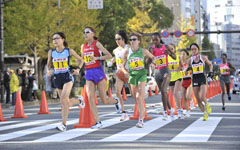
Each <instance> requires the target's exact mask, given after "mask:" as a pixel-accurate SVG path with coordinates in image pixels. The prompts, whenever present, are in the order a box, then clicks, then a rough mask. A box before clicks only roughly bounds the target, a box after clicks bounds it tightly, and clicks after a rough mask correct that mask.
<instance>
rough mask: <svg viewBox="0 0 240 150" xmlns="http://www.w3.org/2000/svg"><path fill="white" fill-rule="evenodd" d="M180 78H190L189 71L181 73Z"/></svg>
mask: <svg viewBox="0 0 240 150" xmlns="http://www.w3.org/2000/svg"><path fill="white" fill-rule="evenodd" d="M181 74H182V77H183V78H186V77H191V71H187V73H186V71H181Z"/></svg>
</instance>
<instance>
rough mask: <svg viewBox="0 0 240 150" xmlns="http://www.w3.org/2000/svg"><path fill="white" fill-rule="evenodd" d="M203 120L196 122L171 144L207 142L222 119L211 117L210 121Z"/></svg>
mask: <svg viewBox="0 0 240 150" xmlns="http://www.w3.org/2000/svg"><path fill="white" fill-rule="evenodd" d="M202 119H203V118H202V117H201V118H200V119H198V120H196V121H195V122H194V123H192V124H191V125H190V126H188V127H187V128H186V129H184V130H183V131H182V132H181V133H179V134H178V135H177V136H175V137H174V138H173V139H172V140H171V141H170V142H207V141H208V139H209V138H210V136H211V135H212V133H213V131H214V130H215V128H216V127H217V125H218V123H219V122H220V121H221V120H222V117H209V118H208V121H202Z"/></svg>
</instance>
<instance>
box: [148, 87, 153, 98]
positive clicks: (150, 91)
mask: <svg viewBox="0 0 240 150" xmlns="http://www.w3.org/2000/svg"><path fill="white" fill-rule="evenodd" d="M148 96H153V94H152V89H151V87H149V90H148Z"/></svg>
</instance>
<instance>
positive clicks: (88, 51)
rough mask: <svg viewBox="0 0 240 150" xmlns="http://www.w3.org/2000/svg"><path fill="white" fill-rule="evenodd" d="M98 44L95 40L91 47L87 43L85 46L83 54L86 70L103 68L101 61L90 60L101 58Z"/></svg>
mask: <svg viewBox="0 0 240 150" xmlns="http://www.w3.org/2000/svg"><path fill="white" fill-rule="evenodd" d="M97 42H98V41H97V40H95V41H94V42H93V43H92V44H91V45H90V46H88V45H87V43H85V44H84V45H83V49H82V52H83V58H84V62H85V68H86V69H91V68H98V67H101V63H100V60H92V59H91V58H90V56H94V57H99V56H100V52H99V49H98V48H97V46H96V43H97Z"/></svg>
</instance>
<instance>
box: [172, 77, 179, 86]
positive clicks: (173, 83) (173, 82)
mask: <svg viewBox="0 0 240 150" xmlns="http://www.w3.org/2000/svg"><path fill="white" fill-rule="evenodd" d="M176 81H180V82H181V81H182V78H179V79H177V80H176ZM176 81H170V82H169V86H174V85H175V83H176Z"/></svg>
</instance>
